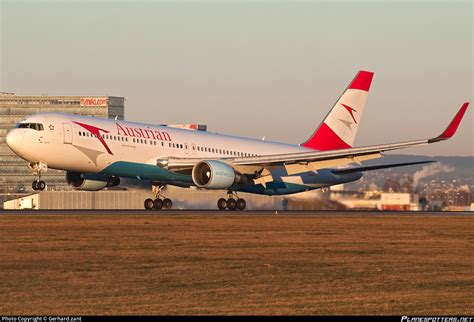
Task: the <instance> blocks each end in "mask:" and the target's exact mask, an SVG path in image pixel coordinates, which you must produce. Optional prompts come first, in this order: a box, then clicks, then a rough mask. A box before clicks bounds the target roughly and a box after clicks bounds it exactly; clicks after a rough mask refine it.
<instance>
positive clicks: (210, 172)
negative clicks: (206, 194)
mask: <svg viewBox="0 0 474 322" xmlns="http://www.w3.org/2000/svg"><path fill="white" fill-rule="evenodd" d="M192 178H193V182H194V184H195V185H196V186H198V187H199V188H207V189H226V188H229V187H230V186H232V185H234V184H238V183H244V182H245V181H246V177H244V176H242V175H241V174H239V173H238V172H236V171H235V170H234V168H232V167H231V166H230V165H228V164H227V163H225V162H222V161H217V160H204V161H200V162H199V163H197V164H196V165H195V166H194V167H193V172H192Z"/></svg>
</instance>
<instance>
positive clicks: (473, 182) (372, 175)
mask: <svg viewBox="0 0 474 322" xmlns="http://www.w3.org/2000/svg"><path fill="white" fill-rule="evenodd" d="M431 160H432V161H437V162H436V163H433V164H428V165H427V164H422V165H416V166H407V167H400V168H389V169H383V170H377V171H368V172H365V173H364V178H365V180H369V181H373V182H376V183H377V184H378V185H380V184H383V182H382V181H384V180H387V178H392V179H397V178H401V176H412V177H414V178H415V180H416V181H418V180H419V181H420V182H426V181H427V180H433V179H435V180H444V181H447V182H452V181H453V180H456V184H457V185H466V184H467V185H469V186H470V187H471V190H474V157H460V156H434V157H430V156H424V155H405V154H391V155H384V157H383V158H380V159H375V160H370V161H367V162H364V165H376V164H389V163H404V162H416V161H431ZM356 186H357V183H354V184H351V185H350V187H351V189H354V188H355V187H356Z"/></svg>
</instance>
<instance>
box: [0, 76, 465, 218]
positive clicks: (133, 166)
mask: <svg viewBox="0 0 474 322" xmlns="http://www.w3.org/2000/svg"><path fill="white" fill-rule="evenodd" d="M373 76H374V73H373V72H370V71H364V70H361V71H359V72H358V73H357V74H356V76H355V78H354V79H353V80H352V81H351V82H350V84H349V86H348V87H347V88H346V89H345V90H344V92H343V93H342V95H341V96H340V97H339V99H338V100H337V101H336V103H335V104H334V105H333V107H332V108H331V110H330V111H329V113H328V114H327V115H326V117H325V118H324V120H323V122H322V123H321V124H320V125H319V127H318V128H317V129H316V130H315V131H314V133H313V134H312V135H311V136H310V138H309V139H308V140H307V141H305V142H303V143H301V144H299V145H296V144H285V143H278V142H271V141H268V140H259V139H252V138H243V137H236V136H229V135H222V134H217V133H210V132H204V131H197V130H189V129H180V128H173V127H169V126H163V125H152V124H143V123H135V122H128V121H121V120H113V119H100V118H94V117H89V116H80V115H75V114H66V113H39V114H36V115H33V116H30V117H27V118H26V119H24V120H22V121H20V122H19V123H18V124H17V125H16V127H15V128H13V129H11V130H10V131H9V132H8V134H7V137H6V142H7V144H8V146H9V147H10V149H11V150H12V151H13V152H14V153H15V154H17V155H18V156H20V157H21V158H23V159H24V160H26V161H27V162H28V166H29V168H30V169H31V170H32V172H33V175H35V176H36V180H34V181H33V183H32V188H33V189H34V190H40V191H41V190H44V189H45V187H46V183H45V182H44V181H42V180H41V175H42V174H43V173H44V172H46V171H47V169H48V168H52V169H59V170H64V171H66V180H67V182H68V183H69V184H70V185H72V187H73V188H75V189H78V190H86V191H97V190H101V189H103V188H106V187H112V186H117V185H119V184H120V178H134V179H138V180H147V181H150V182H151V187H152V195H153V198H147V199H146V200H145V201H144V208H145V209H147V210H160V209H162V208H164V209H169V208H171V207H172V205H173V202H172V200H171V199H169V198H166V197H165V196H164V195H163V192H164V190H163V189H164V188H165V187H166V186H167V185H173V186H178V187H185V188H189V187H197V188H201V189H216V190H223V191H225V192H223V195H224V193H226V195H225V196H226V197H227V199H226V198H220V199H219V200H218V201H217V208H218V209H220V210H244V209H245V208H246V201H245V199H243V198H239V195H238V193H240V192H245V193H253V194H262V195H269V196H273V195H286V194H294V193H299V192H304V191H309V190H313V189H321V188H326V187H329V186H332V185H338V184H342V183H347V182H352V181H356V180H359V179H360V178H361V177H362V176H363V172H365V171H372V170H376V169H383V168H390V167H400V166H409V165H416V164H422V163H426V162H432V161H420V162H410V163H398V164H384V165H372V166H364V165H363V162H364V161H367V160H371V159H377V158H381V157H382V156H383V155H382V153H383V152H387V151H392V150H397V149H402V148H407V147H413V146H421V145H425V144H432V143H437V142H440V141H444V140H447V139H449V138H451V137H452V136H453V135H454V134H455V132H456V130H457V128H458V126H459V124H460V122H461V119H462V117H463V116H464V113H465V112H466V109H467V108H468V106H469V102H466V103H464V104H462V106H461V108H460V109H459V111H458V112H457V114H456V116H455V117H454V119H453V120H452V121H451V122H450V124H449V125H448V127H447V128H446V129H445V130H444V132H442V133H441V134H440V135H438V136H436V137H434V138H430V139H421V140H414V141H405V142H397V143H390V144H382V145H372V146H364V147H353V145H354V140H355V138H356V134H357V130H358V127H359V124H360V121H361V117H362V113H363V111H364V107H365V104H366V100H367V96H368V93H369V90H370V86H371V83H372V79H373Z"/></svg>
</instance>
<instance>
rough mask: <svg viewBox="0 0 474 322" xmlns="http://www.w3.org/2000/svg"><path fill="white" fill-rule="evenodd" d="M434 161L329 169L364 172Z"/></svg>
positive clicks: (343, 172)
mask: <svg viewBox="0 0 474 322" xmlns="http://www.w3.org/2000/svg"><path fill="white" fill-rule="evenodd" d="M433 162H436V161H418V162H406V163H391V164H380V165H373V166H367V167H355V168H346V169H334V170H331V172H332V173H334V174H349V173H355V172H364V171H373V170H379V169H386V168H397V167H405V166H409V165H417V164H425V163H433Z"/></svg>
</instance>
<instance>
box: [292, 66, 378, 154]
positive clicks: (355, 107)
mask: <svg viewBox="0 0 474 322" xmlns="http://www.w3.org/2000/svg"><path fill="white" fill-rule="evenodd" d="M373 76H374V73H372V72H368V71H363V70H361V71H359V72H358V73H357V75H356V77H355V78H354V79H353V80H352V82H351V83H350V84H349V86H348V87H347V88H346V90H345V91H344V93H343V94H342V96H341V97H340V98H339V99H338V101H337V102H336V104H335V105H334V106H333V107H332V109H331V111H330V112H329V114H328V115H327V116H326V118H325V119H324V121H323V122H322V123H321V125H320V126H319V127H318V128H317V130H316V131H315V132H314V133H313V135H312V136H311V138H310V139H309V140H307V141H306V142H305V143H303V144H301V145H302V146H304V147H307V148H311V149H315V150H320V151H326V150H337V149H347V148H351V147H352V146H353V144H354V140H355V137H356V134H357V129H358V127H359V123H360V120H361V118H362V113H363V111H364V107H365V102H366V100H367V95H368V92H369V90H370V85H371V83H372V78H373Z"/></svg>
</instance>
